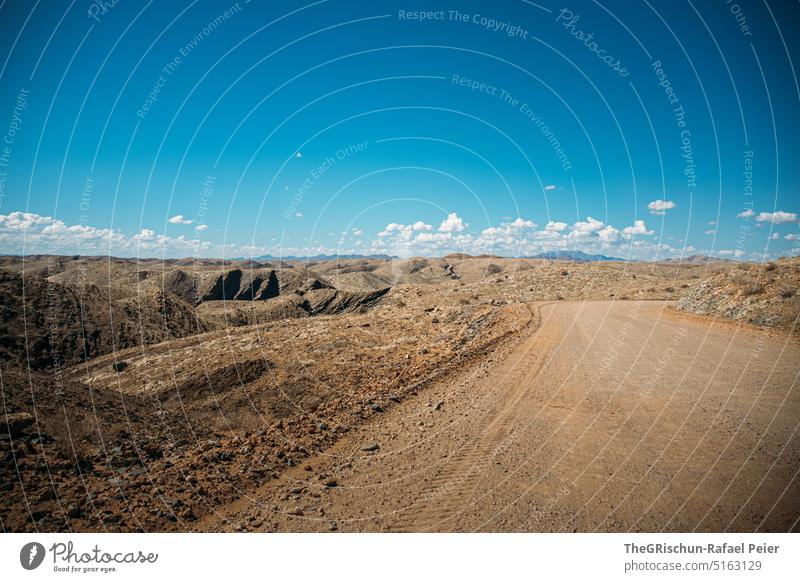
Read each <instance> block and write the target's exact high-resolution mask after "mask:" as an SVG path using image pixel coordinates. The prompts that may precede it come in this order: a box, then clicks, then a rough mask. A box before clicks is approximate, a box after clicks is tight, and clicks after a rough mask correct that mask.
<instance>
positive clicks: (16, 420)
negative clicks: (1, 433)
mask: <svg viewBox="0 0 800 582" xmlns="http://www.w3.org/2000/svg"><path fill="white" fill-rule="evenodd" d="M6 420H7V421H8V431H9V434H10V435H11V436H12V437H19V436H22V435H23V434H24V432H25V431H26V430H27V429H28V428H30V427H31V426H32V425H33V423H34V421H35V419H34V417H33V415H32V414H29V413H27V412H14V413H11V414H8V415H6ZM3 424H5V423H3ZM4 428H5V427H4Z"/></svg>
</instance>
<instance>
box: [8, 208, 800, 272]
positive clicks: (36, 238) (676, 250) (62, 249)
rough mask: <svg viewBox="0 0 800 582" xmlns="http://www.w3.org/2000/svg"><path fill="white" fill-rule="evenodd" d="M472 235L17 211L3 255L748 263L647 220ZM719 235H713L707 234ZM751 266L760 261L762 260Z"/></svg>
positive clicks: (762, 218) (446, 229)
mask: <svg viewBox="0 0 800 582" xmlns="http://www.w3.org/2000/svg"><path fill="white" fill-rule="evenodd" d="M661 202H662V201H655V202H651V203H650V204H648V208H651V209H652V208H653V207H654V206H655V207H656V208H657V209H658V210H659V211H661V210H666V209H668V208H667V207H665V206H664V205H663V204H661ZM671 207H674V205H673V206H671ZM738 216H739V217H740V218H741V219H742V220H744V221H749V220H751V219H752V218H753V216H756V213H755V212H753V211H750V212H743V213H740V214H739V215H738ZM755 220H756V221H758V222H771V223H773V224H781V225H786V224H792V223H797V222H798V219H797V214H795V213H791V212H785V211H776V212H760V213H758V214H757V218H756V219H755ZM167 222H168V223H169V224H171V225H176V226H187V227H190V226H192V225H194V224H195V221H194V220H193V219H186V218H184V216H183V215H180V214H178V215H175V216H172V217H171V218H169V219H168V220H167ZM712 222H714V221H712ZM468 227H469V224H468V223H467V222H465V221H464V220H463V219H462V217H461V216H459V214H458V213H457V212H450V213H448V214H447V216H446V217H445V218H443V219H442V221H441V223H440V224H439V226H438V227H434V226H433V225H431V224H428V223H426V222H424V221H422V220H417V221H415V222H413V223H411V224H401V223H394V222H392V223H389V224H387V225H386V227H385V228H383V229H382V230H381V231H379V232H377V233H375V234H374V235H372V236H371V235H370V234H369V233H365V232H364V230H363V229H362V228H352V229H350V231H349V232H344V233H342V236H341V237H340V239H339V244H338V245H337V246H326V245H323V244H320V243H319V241H311V242H310V243H308V244H305V245H300V246H288V245H287V246H276V245H263V244H256V243H255V242H254V243H253V244H244V245H243V244H234V243H229V244H225V245H219V244H215V243H213V242H211V241H209V240H203V239H202V238H201V236H200V235H199V234H195V235H194V236H192V237H189V236H187V235H186V234H178V235H167V234H164V233H157V232H156V231H155V230H154V229H152V228H141V229H140V230H139V231H138V232H135V233H133V234H125V233H123V232H122V231H121V230H119V229H112V228H98V227H94V226H89V225H84V224H76V225H67V224H66V223H65V222H64V221H62V220H59V219H56V218H54V217H51V216H41V215H39V214H35V213H31V212H20V211H16V212H11V213H9V214H7V215H3V214H0V252H2V253H3V254H68V255H75V254H85V255H113V256H123V257H142V258H144V257H154V256H155V257H162V256H163V257H165V258H181V257H205V258H231V257H257V256H261V255H274V256H282V255H283V256H286V255H295V256H312V255H317V254H326V255H337V254H343V255H351V254H388V255H396V256H401V257H409V256H415V255H419V256H440V255H443V254H447V253H451V252H460V253H467V254H498V255H503V256H530V255H534V254H537V253H540V252H544V251H557V250H579V251H583V252H585V253H589V254H605V255H609V254H612V255H615V256H619V257H621V258H627V259H635V260H661V259H666V258H675V257H681V256H687V255H692V254H710V255H716V256H720V257H735V258H747V257H746V256H745V253H744V252H743V251H741V250H740V249H736V250H733V249H719V250H717V251H711V250H709V249H702V248H696V247H694V246H692V245H679V244H670V243H668V242H665V241H663V240H662V237H661V236H659V235H658V234H657V233H656V231H655V229H653V228H649V227H648V226H647V224H646V222H645V220H643V219H636V220H634V221H633V224H631V225H628V226H624V227H622V228H618V227H616V226H613V225H611V224H606V223H604V222H603V221H601V220H598V219H596V218H593V217H591V216H587V217H586V219H585V220H579V221H575V222H573V223H572V224H571V225H570V224H567V223H566V222H559V221H553V220H550V221H548V222H547V223H546V224H545V225H544V226H543V227H541V228H540V226H539V225H538V224H537V223H536V222H534V221H533V220H528V219H524V218H522V217H517V218H516V219H514V220H511V221H507V222H502V223H500V224H499V225H498V226H489V227H486V228H483V229H482V230H474V231H472V230H470V229H469V228H468ZM207 228H208V226H207V225H206V224H198V225H196V226H195V227H194V229H193V230H194V231H195V232H196V233H197V232H202V231H205V230H207ZM715 232H716V231H714V230H711V231H706V233H707V234H714V233H715ZM769 238H770V240H778V239H779V238H783V239H784V240H787V241H797V240H798V235H797V234H796V233H794V232H791V233H785V234H783V235H781V234H780V233H778V232H772V233H771V234H770V235H769ZM750 258H754V259H758V258H760V257H759V256H758V255H754V256H752V257H750Z"/></svg>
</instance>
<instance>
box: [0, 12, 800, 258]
mask: <svg viewBox="0 0 800 582" xmlns="http://www.w3.org/2000/svg"><path fill="white" fill-rule="evenodd" d="M420 11H425V12H424V13H422V14H420ZM797 21H798V8H797V5H796V3H783V2H770V3H768V4H763V3H760V2H747V1H741V2H738V3H733V2H728V3H726V2H722V1H720V2H708V3H706V2H703V3H700V2H694V3H690V2H685V3H684V2H674V1H669V2H667V1H650V2H649V3H647V2H641V3H639V2H607V1H606V2H583V1H580V2H578V1H576V2H570V3H567V4H551V3H548V2H537V3H532V2H526V1H522V0H520V1H514V0H509V1H508V2H501V3H492V4H489V3H486V2H452V3H432V2H397V1H394V2H380V1H378V2H369V3H364V2H343V1H336V0H328V1H318V2H293V1H292V2H289V1H287V2H264V3H261V2H255V1H253V2H244V1H240V2H238V3H228V2H187V3H176V2H149V3H145V2H127V1H125V0H120V1H118V2H117V3H116V4H114V3H112V2H107V3H105V5H102V3H93V2H88V1H75V2H56V1H54V2H46V3H45V2H40V3H38V4H37V3H30V2H27V1H22V0H8V1H6V2H4V3H3V4H2V7H0V28H2V34H0V47H1V48H0V57H2V69H0V84H1V85H2V91H0V133H3V134H4V135H3V140H4V143H3V146H4V148H5V149H4V150H2V151H0V154H2V156H0V196H1V197H0V252H3V253H34V252H57V253H64V254H107V253H111V254H114V255H124V256H188V255H203V256H227V257H236V256H255V255H262V254H274V255H289V254H291V255H306V254H312V255H313V254H317V253H320V252H322V253H354V252H355V253H362V254H368V253H379V252H380V253H389V254H394V255H402V256H408V255H416V254H419V255H441V254H444V253H446V252H451V251H464V252H472V253H477V252H493V253H498V254H503V255H520V254H521V255H526V254H533V253H535V252H539V251H543V250H554V249H565V248H569V249H581V250H585V251H588V252H602V253H604V254H609V255H615V256H621V257H631V258H642V259H652V258H663V257H668V256H681V255H691V254H695V253H706V254H714V255H719V256H726V257H731V258H733V257H739V258H743V259H750V260H759V259H762V258H764V257H770V258H771V257H775V256H779V255H785V254H796V252H797V251H796V249H797V245H798V241H797V238H798V220H797V212H798V206H800V205H799V204H798V196H797V192H798V186H799V185H800V169H799V166H800V164H798V161H799V160H800V138H798V134H799V133H800V132H798V131H797V127H798V126H799V125H800V124H799V123H798V122H800V91H798V84H797V78H796V73H795V71H794V70H793V68H792V64H791V63H792V62H800V58H798V57H800V54H798V46H797V43H798V41H797V39H796V35H794V34H793V30H794V28H795V27H796V24H797Z"/></svg>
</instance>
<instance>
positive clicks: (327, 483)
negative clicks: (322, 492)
mask: <svg viewBox="0 0 800 582" xmlns="http://www.w3.org/2000/svg"><path fill="white" fill-rule="evenodd" d="M323 485H325V487H336V486H338V485H339V484H338V483H337V482H336V479H334V478H330V479H326V480H325V483H323Z"/></svg>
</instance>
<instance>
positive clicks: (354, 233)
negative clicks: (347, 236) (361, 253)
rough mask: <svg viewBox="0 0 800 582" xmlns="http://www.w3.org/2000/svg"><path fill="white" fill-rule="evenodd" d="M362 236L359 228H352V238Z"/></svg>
mask: <svg viewBox="0 0 800 582" xmlns="http://www.w3.org/2000/svg"><path fill="white" fill-rule="evenodd" d="M362 234H364V231H363V230H361V229H360V228H354V229H353V235H354V236H361V235H362Z"/></svg>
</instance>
